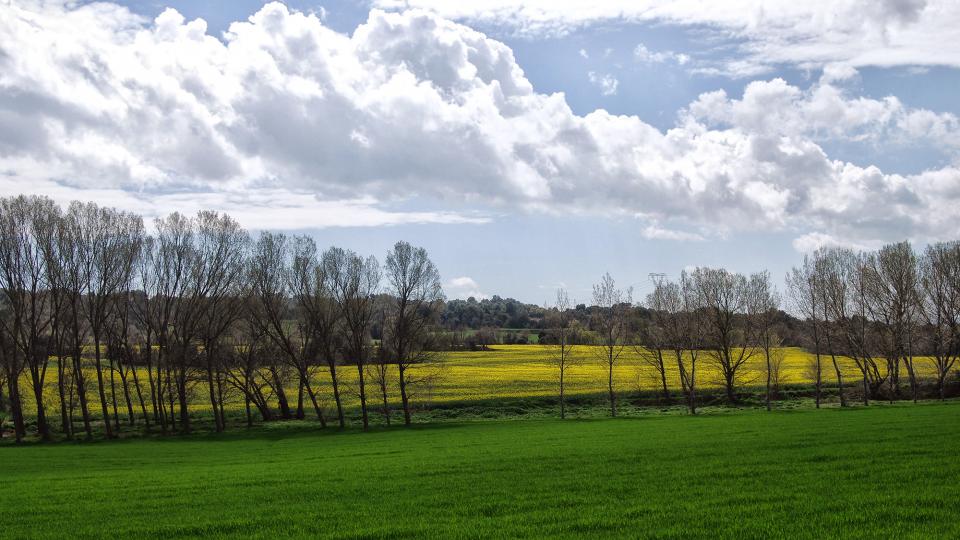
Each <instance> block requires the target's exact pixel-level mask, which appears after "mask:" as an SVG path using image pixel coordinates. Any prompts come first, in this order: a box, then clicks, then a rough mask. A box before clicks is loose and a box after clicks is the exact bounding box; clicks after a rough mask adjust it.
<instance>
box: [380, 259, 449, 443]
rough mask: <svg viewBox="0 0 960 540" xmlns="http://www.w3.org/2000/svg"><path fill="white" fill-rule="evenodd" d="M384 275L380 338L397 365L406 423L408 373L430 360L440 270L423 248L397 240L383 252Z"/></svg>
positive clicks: (439, 301) (439, 298) (439, 299)
mask: <svg viewBox="0 0 960 540" xmlns="http://www.w3.org/2000/svg"><path fill="white" fill-rule="evenodd" d="M386 278H387V283H388V284H389V287H390V288H389V294H390V296H391V297H392V298H391V300H392V301H391V303H390V306H389V308H388V310H387V317H386V321H385V325H384V336H383V338H384V341H385V342H386V344H387V349H388V351H389V354H390V355H391V356H392V358H393V361H394V362H395V363H396V364H397V371H398V376H399V383H400V402H401V404H402V406H403V422H404V424H406V425H410V420H411V416H410V396H409V391H410V388H411V385H412V384H414V383H415V382H416V380H417V378H416V377H411V376H410V372H411V370H413V369H417V367H418V366H423V365H425V364H427V363H429V362H430V361H431V360H433V359H434V357H435V356H436V353H434V352H432V351H430V350H429V349H428V345H429V343H430V342H431V325H432V324H433V323H434V322H435V321H436V318H437V316H438V312H439V310H440V307H441V305H442V304H443V289H442V288H441V286H440V272H438V271H437V267H436V266H434V264H433V261H431V260H430V257H429V256H428V255H427V250H425V249H423V248H420V247H413V246H411V245H410V244H408V243H407V242H397V243H396V244H395V245H394V246H393V249H392V250H391V251H390V252H389V253H387V258H386Z"/></svg>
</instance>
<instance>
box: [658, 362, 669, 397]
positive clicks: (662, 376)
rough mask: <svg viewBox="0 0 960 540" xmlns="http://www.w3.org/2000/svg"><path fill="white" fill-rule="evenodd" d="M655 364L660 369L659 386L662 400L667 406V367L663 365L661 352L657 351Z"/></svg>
mask: <svg viewBox="0 0 960 540" xmlns="http://www.w3.org/2000/svg"><path fill="white" fill-rule="evenodd" d="M657 362H658V363H659V368H660V385H661V386H662V388H663V400H664V402H665V403H667V404H668V405H669V404H670V389H669V388H667V367H666V366H665V365H664V363H663V352H662V351H661V350H660V349H657Z"/></svg>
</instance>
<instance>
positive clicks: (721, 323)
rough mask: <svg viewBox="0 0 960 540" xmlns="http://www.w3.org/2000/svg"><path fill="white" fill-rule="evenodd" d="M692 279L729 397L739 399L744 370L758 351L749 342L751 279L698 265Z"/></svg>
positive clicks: (710, 345) (711, 352)
mask: <svg viewBox="0 0 960 540" xmlns="http://www.w3.org/2000/svg"><path fill="white" fill-rule="evenodd" d="M691 279H692V280H693V285H694V287H696V289H697V296H698V297H699V298H700V301H701V302H702V306H703V309H704V311H705V316H706V326H705V328H706V336H707V347H708V349H709V354H710V356H711V359H712V360H713V362H714V363H715V364H716V365H717V367H718V368H719V369H720V373H721V376H722V377H723V385H724V388H725V390H726V393H727V401H729V402H730V403H735V402H736V401H737V394H736V387H737V384H738V381H739V380H740V377H741V372H742V370H743V368H744V366H745V365H746V364H747V362H748V361H749V360H750V359H751V358H752V357H753V355H754V354H755V353H756V349H755V348H754V347H751V346H750V342H749V338H750V336H751V335H752V334H753V331H754V329H753V327H752V325H753V322H754V320H753V318H752V317H749V316H747V308H748V302H749V291H750V287H749V281H748V280H747V278H746V277H745V276H743V275H742V274H733V273H730V272H728V271H726V270H724V269H715V268H697V269H696V270H694V271H693V274H692V276H691Z"/></svg>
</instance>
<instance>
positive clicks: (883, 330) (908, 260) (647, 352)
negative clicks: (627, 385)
mask: <svg viewBox="0 0 960 540" xmlns="http://www.w3.org/2000/svg"><path fill="white" fill-rule="evenodd" d="M652 279H653V280H654V283H653V285H654V288H653V291H652V292H651V293H650V294H649V295H647V297H646V299H645V302H644V306H643V307H644V308H645V309H646V311H647V314H648V316H647V317H637V316H636V313H637V311H636V308H635V307H634V306H632V304H631V296H632V291H631V290H630V289H619V288H617V286H616V284H615V282H614V280H613V279H612V278H611V277H610V275H609V274H607V275H605V276H603V278H602V279H601V281H600V282H599V283H598V284H596V285H595V286H594V289H593V304H594V306H596V307H597V308H599V309H596V308H595V309H594V310H593V311H592V321H591V324H590V326H591V329H592V332H593V333H594V335H595V336H596V338H595V342H596V343H597V344H599V345H601V347H599V348H597V349H595V350H597V351H599V355H600V361H601V362H602V363H603V364H604V366H605V367H606V368H607V374H608V389H609V396H608V398H609V404H610V414H611V415H612V416H616V413H617V408H616V393H615V392H614V380H613V378H614V373H615V372H614V367H615V365H616V364H617V362H618V361H619V359H620V357H621V354H622V353H623V351H624V350H626V349H627V348H629V347H632V348H634V349H635V351H636V352H637V353H638V354H639V355H641V357H643V358H644V359H645V361H646V363H647V364H648V365H649V366H651V367H652V368H653V370H654V372H655V373H657V375H658V377H659V386H660V388H661V390H662V393H663V397H664V399H666V400H669V399H670V390H669V388H670V386H671V384H670V383H669V382H668V380H667V378H668V373H672V371H673V370H672V369H671V367H672V366H675V367H676V372H677V374H678V378H679V381H678V382H679V387H680V389H681V392H682V394H683V397H684V400H685V402H686V404H687V407H688V408H689V411H690V412H691V413H693V414H695V413H696V407H697V394H696V392H697V384H698V378H697V368H698V366H699V365H702V362H709V363H710V364H712V365H713V366H714V367H716V368H717V371H718V372H719V373H720V374H721V377H722V381H721V382H722V386H723V388H724V391H725V394H726V398H727V400H728V401H729V402H730V403H733V402H736V401H737V388H738V386H740V385H741V384H742V379H743V378H744V376H745V374H746V373H747V369H746V367H747V366H748V365H750V364H751V361H752V360H753V359H756V358H759V359H761V360H762V363H763V364H764V365H765V369H764V374H765V378H766V380H765V386H766V393H765V397H766V406H767V408H768V409H770V408H771V395H772V391H773V387H774V386H775V385H776V382H777V380H778V370H779V365H780V360H779V359H778V357H777V349H778V347H780V346H781V344H782V340H781V337H780V336H781V335H782V334H783V333H784V332H785V331H791V330H790V328H789V326H792V324H791V323H792V320H791V319H790V318H789V317H785V316H784V314H783V312H782V311H781V309H782V307H783V306H782V304H784V301H783V299H782V298H781V295H780V294H779V292H778V291H777V289H776V287H775V286H774V284H773V282H772V280H771V278H770V274H769V273H768V272H760V273H756V274H752V275H749V276H748V275H743V274H738V273H733V272H729V271H727V270H724V269H717V268H696V269H695V270H693V271H691V272H686V271H684V272H682V273H681V274H680V278H679V280H676V281H673V280H670V279H666V278H665V277H664V276H657V275H653V276H652ZM786 291H787V298H786V300H787V302H786V304H787V307H789V308H790V309H791V310H792V311H793V312H794V313H796V314H797V315H799V316H800V318H801V320H802V324H801V325H800V326H801V328H802V330H803V332H804V333H805V335H806V346H807V348H808V349H809V350H810V351H811V352H812V353H813V356H814V364H813V366H812V374H813V379H814V396H815V402H816V406H817V407H818V408H819V407H820V404H821V402H822V400H823V396H824V371H825V370H831V371H832V372H833V374H834V377H835V380H836V392H837V394H838V397H839V401H840V404H841V406H847V405H848V398H847V390H846V387H845V382H844V377H843V372H842V370H841V361H842V359H843V358H849V359H852V362H853V363H854V364H855V365H856V367H857V369H858V370H859V372H860V375H861V377H860V380H859V381H857V382H856V384H859V385H861V392H860V394H861V399H862V401H863V403H864V404H865V405H867V404H869V402H870V400H871V399H881V398H883V397H886V398H887V399H890V400H894V399H899V398H901V397H904V396H903V390H904V388H903V387H904V385H903V378H904V374H905V377H906V380H907V388H908V389H909V392H910V398H912V399H913V400H914V401H916V400H917V399H918V398H919V397H920V387H921V380H920V377H919V376H918V373H917V364H916V362H917V358H918V357H923V358H924V359H928V360H924V361H929V362H930V363H932V365H933V367H934V371H935V377H934V379H935V380H934V381H933V382H934V383H935V386H936V391H937V395H938V396H939V397H940V398H941V399H943V398H944V397H945V387H946V382H947V378H948V376H949V374H950V373H951V370H952V369H953V368H954V366H955V365H956V362H957V359H958V357H960V243H958V242H948V243H938V244H933V245H930V246H927V247H926V249H925V250H924V251H923V252H922V253H919V254H918V253H916V252H915V251H914V250H913V248H912V247H911V246H910V244H909V243H908V242H901V243H897V244H890V245H887V246H884V247H883V248H881V249H879V250H877V251H875V252H855V251H853V250H850V249H844V248H825V249H821V250H819V251H817V252H815V253H814V254H813V255H810V256H807V257H804V260H803V263H802V264H801V265H800V266H799V267H796V268H793V269H792V270H791V271H790V272H789V273H788V274H787V276H786ZM547 321H548V325H549V326H550V327H551V329H550V332H549V340H548V341H549V343H550V345H549V346H550V347H551V348H552V349H553V355H552V356H553V359H554V362H555V364H556V367H557V374H558V381H559V386H560V388H559V391H560V401H561V415H563V414H564V404H563V401H564V381H565V379H566V377H567V373H568V371H569V370H570V369H571V368H573V367H575V366H576V365H577V360H576V359H577V356H576V355H575V354H573V353H572V350H573V348H574V347H575V346H576V345H575V341H574V340H573V336H574V335H575V334H576V333H577V332H578V331H579V328H580V325H579V323H578V321H577V319H576V317H575V312H574V311H572V310H570V306H569V300H568V297H567V293H566V292H565V291H562V290H561V291H559V292H558V294H557V302H556V305H555V306H554V307H553V308H552V309H549V310H548V311H547ZM671 376H672V375H671ZM848 382H849V381H848Z"/></svg>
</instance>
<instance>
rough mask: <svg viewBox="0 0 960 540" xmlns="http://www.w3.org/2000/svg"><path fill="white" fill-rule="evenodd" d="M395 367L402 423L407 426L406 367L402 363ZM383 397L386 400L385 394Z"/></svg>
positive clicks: (408, 409) (408, 404)
mask: <svg viewBox="0 0 960 540" xmlns="http://www.w3.org/2000/svg"><path fill="white" fill-rule="evenodd" d="M397 368H398V369H399V371H400V402H401V403H402V404H403V423H404V425H407V426H409V425H410V422H411V417H410V399H409V398H408V397H407V368H406V367H405V366H404V365H403V364H397ZM383 397H384V400H386V397H387V396H386V394H384V396H383ZM384 403H386V401H384Z"/></svg>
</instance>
